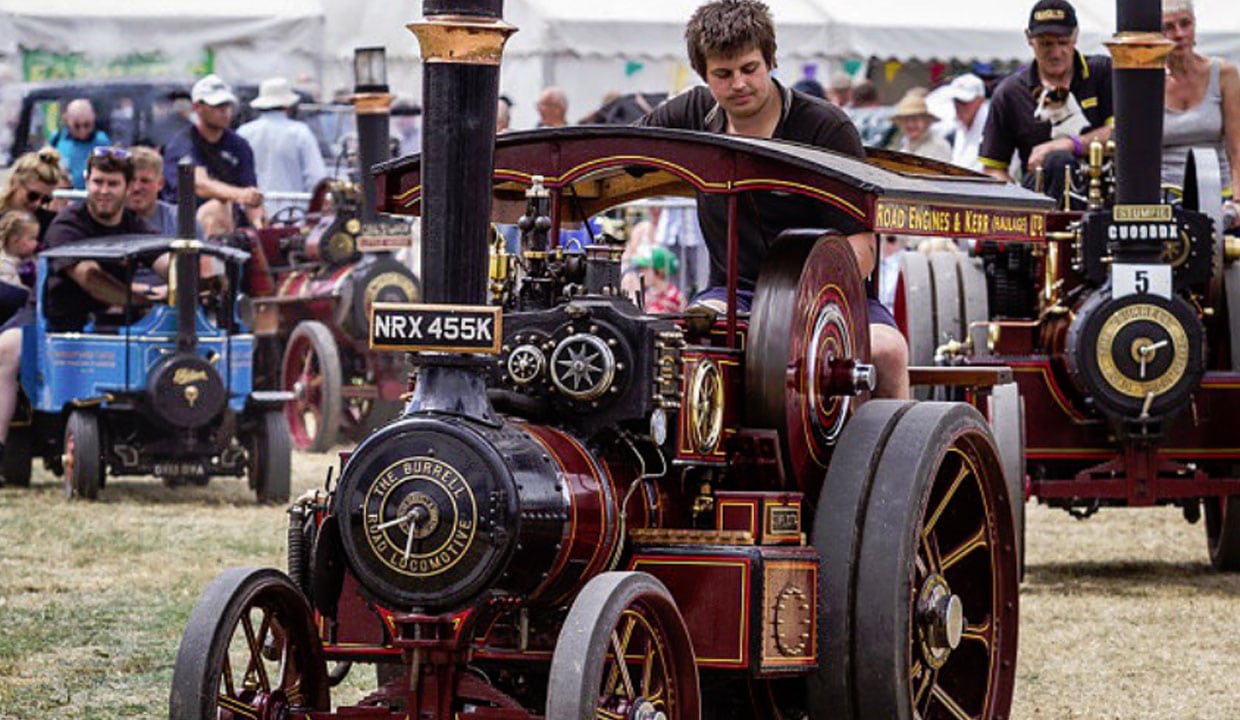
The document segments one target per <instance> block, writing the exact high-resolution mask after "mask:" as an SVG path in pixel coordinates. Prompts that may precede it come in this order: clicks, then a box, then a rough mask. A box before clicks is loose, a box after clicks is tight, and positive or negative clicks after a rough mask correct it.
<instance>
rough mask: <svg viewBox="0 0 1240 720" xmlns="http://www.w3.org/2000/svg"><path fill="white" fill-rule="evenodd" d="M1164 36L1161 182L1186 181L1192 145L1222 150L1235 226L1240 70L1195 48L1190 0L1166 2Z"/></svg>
mask: <svg viewBox="0 0 1240 720" xmlns="http://www.w3.org/2000/svg"><path fill="white" fill-rule="evenodd" d="M1162 11H1163V15H1162V20H1163V35H1165V36H1166V37H1167V39H1169V40H1171V41H1172V42H1174V43H1175V48H1174V49H1172V51H1171V54H1170V55H1169V56H1168V57H1167V85H1166V110H1165V114H1164V116H1163V159H1162V179H1163V182H1165V183H1169V184H1172V185H1176V186H1182V185H1183V184H1184V163H1185V161H1186V160H1187V158H1188V151H1189V149H1190V148H1194V147H1211V148H1214V149H1215V150H1216V151H1217V152H1218V157H1219V165H1220V172H1221V180H1222V183H1223V194H1224V195H1225V196H1226V197H1227V198H1228V200H1227V207H1226V208H1225V214H1226V215H1227V216H1228V219H1229V220H1230V221H1231V222H1232V223H1233V224H1234V221H1235V217H1236V207H1235V205H1234V204H1233V203H1232V201H1231V189H1232V188H1240V72H1237V70H1236V66H1235V65H1233V64H1231V63H1229V62H1227V61H1225V60H1221V59H1219V58H1208V57H1206V56H1204V55H1200V54H1198V53H1197V52H1195V51H1194V50H1193V48H1194V46H1195V45H1196V44H1197V19H1196V15H1195V13H1194V11H1193V3H1192V0H1163V3H1162Z"/></svg>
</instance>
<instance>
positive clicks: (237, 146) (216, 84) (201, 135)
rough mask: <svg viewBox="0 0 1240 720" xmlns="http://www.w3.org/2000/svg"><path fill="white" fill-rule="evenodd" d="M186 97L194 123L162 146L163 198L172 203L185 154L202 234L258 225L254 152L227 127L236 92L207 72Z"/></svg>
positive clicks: (260, 212) (259, 209)
mask: <svg viewBox="0 0 1240 720" xmlns="http://www.w3.org/2000/svg"><path fill="white" fill-rule="evenodd" d="M190 99H191V100H192V101H193V103H194V124H193V125H191V126H190V127H187V128H185V129H184V130H182V131H181V132H179V133H177V134H176V135H174V136H173V137H172V139H171V140H169V141H168V145H167V146H165V148H164V181H165V184H164V199H165V200H168V201H169V202H175V201H176V197H177V165H178V164H179V163H180V162H181V159H182V158H185V157H188V158H190V161H191V162H192V163H193V165H194V190H195V193H196V194H197V195H198V201H199V207H198V223H199V226H200V227H201V228H202V232H203V233H204V234H206V235H216V234H220V233H227V232H232V231H233V230H234V229H236V228H237V227H238V226H239V225H243V224H246V223H248V224H250V225H251V226H253V227H262V225H263V222H264V218H263V194H262V193H261V192H260V191H259V189H258V178H257V176H256V175H255V172H254V152H253V150H252V149H251V148H250V144H249V143H248V142H246V141H245V139H244V138H242V137H241V136H240V135H238V134H237V133H235V132H233V131H232V130H231V129H230V128H229V124H230V123H231V122H232V116H233V108H234V106H235V105H236V103H237V96H235V95H233V92H232V88H230V87H228V83H226V82H224V81H223V80H221V79H220V77H219V76H218V75H208V76H206V77H204V78H203V79H201V80H199V81H198V82H196V83H194V87H193V89H191V90H190Z"/></svg>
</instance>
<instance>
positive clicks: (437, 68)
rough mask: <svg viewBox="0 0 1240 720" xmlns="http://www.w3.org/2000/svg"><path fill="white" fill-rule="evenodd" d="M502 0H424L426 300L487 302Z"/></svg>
mask: <svg viewBox="0 0 1240 720" xmlns="http://www.w3.org/2000/svg"><path fill="white" fill-rule="evenodd" d="M503 5H504V3H503V0H424V2H423V3H422V10H423V15H424V16H425V19H424V20H423V21H422V22H417V23H412V24H410V25H409V26H408V27H409V29H410V30H411V31H413V34H414V35H416V36H417V38H418V42H419V43H420V44H421V46H422V108H423V115H422V278H423V283H424V285H423V292H424V295H425V299H426V302H430V303H447V304H459V305H485V304H486V302H487V254H488V245H487V238H488V233H489V227H490V223H491V192H492V189H491V188H492V180H491V177H492V173H493V171H494V170H493V166H494V160H495V116H496V105H497V103H498V101H499V64H500V58H501V57H502V55H503V51H504V43H505V42H506V41H507V39H508V36H509V35H511V34H512V33H513V32H514V31H515V30H516V28H514V27H513V26H511V25H509V24H507V23H505V22H503V20H502V14H503Z"/></svg>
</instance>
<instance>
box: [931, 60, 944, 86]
mask: <svg viewBox="0 0 1240 720" xmlns="http://www.w3.org/2000/svg"><path fill="white" fill-rule="evenodd" d="M946 70H947V66H946V65H944V64H943V63H941V62H939V61H937V60H935V61H934V62H932V63H930V85H931V86H934V85H938V84H939V82H940V81H941V80H942V79H943V72H944V71H946Z"/></svg>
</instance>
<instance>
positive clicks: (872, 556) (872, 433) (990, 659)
mask: <svg viewBox="0 0 1240 720" xmlns="http://www.w3.org/2000/svg"><path fill="white" fill-rule="evenodd" d="M870 406H874V409H873V410H871V411H870V412H868V413H862V412H858V414H857V416H856V417H854V419H853V421H852V422H851V423H850V426H849V428H846V433H845V435H844V436H843V437H842V438H841V441H840V444H841V448H840V450H841V451H842V450H843V449H844V448H845V447H849V446H851V445H856V446H857V449H859V450H864V451H870V452H872V453H873V454H872V457H873V458H875V460H872V461H868V462H866V461H862V462H858V463H855V464H854V467H851V468H850V467H847V465H846V466H845V467H841V468H840V469H839V470H838V472H837V464H838V462H839V460H841V459H843V458H842V457H837V459H836V462H835V463H833V464H832V468H831V471H830V472H829V473H828V480H827V482H826V483H825V484H824V489H823V495H822V498H821V499H820V501H819V503H818V507H819V513H820V515H819V517H817V518H816V520H815V527H814V545H815V547H817V548H819V550H820V551H821V552H823V554H824V561H823V573H822V575H823V578H824V582H835V583H836V584H837V585H839V584H840V583H843V585H842V586H840V587H834V588H830V587H828V588H824V593H823V606H822V612H823V613H824V614H825V617H824V615H821V614H820V627H822V628H823V632H824V633H825V635H826V637H825V638H824V645H823V649H824V653H823V667H825V668H834V669H835V670H834V673H832V672H820V674H819V675H818V676H817V677H815V678H814V679H813V682H811V685H810V689H811V693H810V702H811V710H810V715H811V717H818V716H819V715H822V716H824V717H825V716H835V717H843V718H862V717H867V718H868V717H884V718H898V719H899V720H909V719H911V718H919V719H921V720H930V719H932V718H962V717H969V718H982V719H983V720H994V719H997V718H1001V717H1006V716H1007V711H1008V708H1009V706H1010V705H1011V701H1012V690H1013V683H1014V678H1015V661H1016V620H1017V592H1018V587H1017V562H1016V548H1015V535H1014V532H1013V528H1012V514H1011V508H1010V507H1009V505H1008V502H1007V493H1006V492H1005V491H1004V489H1003V484H1004V476H1003V469H1002V465H1001V462H1000V460H999V457H998V453H997V452H996V450H995V447H994V442H993V440H992V438H991V436H990V433H989V431H988V429H987V427H986V424H985V421H984V420H983V419H982V418H981V416H980V415H979V414H978V413H977V411H976V410H974V409H973V408H972V407H969V406H966V405H961V404H956V403H917V404H912V405H908V404H902V403H867V404H866V406H864V407H863V408H862V409H863V410H867V409H868V408H870ZM854 425H855V426H857V427H856V428H855V430H856V431H857V432H855V433H850V432H848V431H849V430H851V429H854V428H853V426H854ZM862 446H865V447H862ZM863 454H864V453H863ZM845 475H848V476H849V477H847V478H845V477H844V476H845ZM844 480H847V482H844ZM850 485H851V486H852V487H853V488H861V489H860V490H852V491H844V490H842V488H846V487H848V486H850ZM840 493H843V494H841V495H840V497H841V498H843V500H845V501H849V500H851V504H852V506H853V507H856V508H858V509H860V508H864V510H863V511H860V512H859V513H858V514H857V515H856V516H855V517H854V522H853V523H852V524H851V525H844V526H843V529H840V527H839V525H838V523H840V522H841V521H846V520H847V518H844V517H842V516H841V517H832V514H833V513H834V511H831V512H824V508H831V507H832V506H833V505H832V503H836V502H837V498H836V497H835V496H834V494H840ZM838 504H841V505H845V506H847V505H849V504H850V503H849V502H840V503H838ZM841 533H842V534H843V535H851V537H850V538H841V537H835V536H836V535H840V534H841ZM841 573H842V579H836V580H831V578H839V577H840V574H841ZM832 589H834V590H835V591H836V592H835V595H834V596H832V595H830V594H827V592H826V591H828V590H832ZM833 630H834V631H835V633H836V635H835V636H834V637H832V631H833ZM833 708H834V709H838V711H837V710H833Z"/></svg>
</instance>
